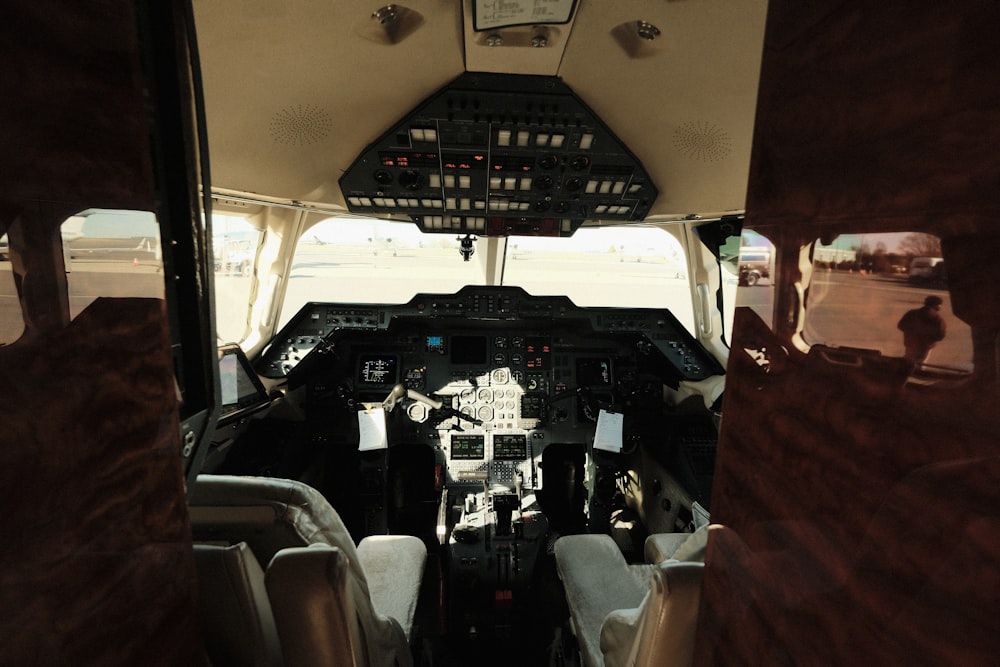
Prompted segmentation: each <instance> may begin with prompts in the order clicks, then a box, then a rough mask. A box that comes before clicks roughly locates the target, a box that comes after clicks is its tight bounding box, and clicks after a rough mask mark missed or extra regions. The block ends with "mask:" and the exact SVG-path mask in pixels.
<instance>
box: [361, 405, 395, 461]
mask: <svg viewBox="0 0 1000 667" xmlns="http://www.w3.org/2000/svg"><path fill="white" fill-rule="evenodd" d="M358 431H359V433H360V438H359V440H358V451H362V452H368V451H372V450H375V449H386V448H387V447H388V446H389V437H388V435H387V434H386V430H385V410H383V409H382V408H368V409H366V410H362V411H361V412H359V413H358Z"/></svg>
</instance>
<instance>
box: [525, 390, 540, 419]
mask: <svg viewBox="0 0 1000 667" xmlns="http://www.w3.org/2000/svg"><path fill="white" fill-rule="evenodd" d="M543 397H544V396H543V394H521V417H522V418H523V419H541V418H542V407H543V406H544V405H545V404H544V403H543V401H542V399H543Z"/></svg>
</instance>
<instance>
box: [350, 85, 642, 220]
mask: <svg viewBox="0 0 1000 667" xmlns="http://www.w3.org/2000/svg"><path fill="white" fill-rule="evenodd" d="M340 187H341V190H342V191H343V194H344V198H345V200H346V201H347V203H348V208H349V209H350V210H351V211H352V212H355V213H362V214H369V215H380V214H382V215H384V214H406V215H409V216H410V217H411V218H412V219H413V220H414V221H415V222H417V224H418V225H420V227H421V228H422V229H423V230H424V231H429V232H448V233H455V232H463V233H473V234H481V235H489V236H493V235H506V234H520V235H540V236H569V235H571V234H572V233H573V232H574V231H575V230H576V228H577V227H579V226H580V224H581V223H582V222H583V221H584V220H585V219H601V220H616V221H621V220H642V219H643V218H644V217H645V216H646V214H647V213H648V212H649V210H650V207H651V206H652V204H653V202H654V201H655V200H656V196H657V194H658V193H657V189H656V187H655V186H654V185H653V184H652V182H651V180H650V178H649V175H648V174H647V173H646V171H645V169H643V167H642V165H641V164H640V163H639V161H638V159H637V158H636V157H635V156H634V155H633V154H632V153H631V152H630V151H629V150H628V149H627V148H626V147H625V146H624V145H623V144H622V142H621V141H620V140H619V139H618V138H617V137H616V136H615V135H614V134H613V133H612V132H611V130H610V129H609V128H608V127H607V126H606V125H605V124H604V123H603V122H602V121H601V120H600V119H599V118H598V117H597V116H596V115H595V114H594V112H593V111H591V110H590V109H589V108H588V107H587V105H586V104H584V102H583V101H582V100H580V99H579V98H578V97H577V96H576V95H575V94H574V93H573V91H572V90H570V89H569V88H568V87H567V86H566V85H565V84H564V83H563V82H562V81H561V80H560V79H559V78H557V77H547V76H527V75H504V74H484V73H466V74H463V75H461V76H460V77H458V78H457V79H455V80H454V81H453V82H452V83H450V84H448V85H447V86H445V87H444V88H443V89H442V90H440V91H439V92H437V93H435V94H434V95H432V96H431V97H430V98H429V99H427V100H426V101H424V102H423V103H422V104H421V105H420V106H418V107H417V108H416V109H415V110H414V111H412V112H410V113H409V114H408V115H407V116H406V117H405V118H403V119H402V120H401V121H400V122H399V123H398V124H397V125H395V126H394V127H393V128H392V129H390V130H389V131H388V132H386V133H385V134H384V135H383V136H382V137H380V138H379V139H378V140H377V141H375V142H374V143H373V144H371V145H369V146H368V147H367V148H366V149H365V151H364V152H363V153H362V154H361V155H360V156H359V157H358V158H357V159H356V160H355V161H354V163H353V164H352V165H351V167H350V168H349V169H348V170H347V171H346V172H345V173H344V175H343V176H342V177H341V179H340Z"/></svg>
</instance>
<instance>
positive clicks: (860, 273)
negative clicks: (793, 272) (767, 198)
mask: <svg viewBox="0 0 1000 667" xmlns="http://www.w3.org/2000/svg"><path fill="white" fill-rule="evenodd" d="M941 255H942V252H941V242H940V240H939V239H938V238H937V237H936V236H933V235H930V234H924V233H915V232H899V233H879V234H864V235H860V234H843V235H841V236H839V237H837V238H836V239H834V240H833V241H831V242H830V243H828V244H824V243H822V242H820V241H817V242H816V243H815V245H814V246H813V263H812V264H813V271H812V278H811V280H810V282H809V289H808V295H807V299H806V309H805V321H804V323H803V330H802V338H803V340H804V341H805V342H806V343H808V344H810V345H816V344H822V345H826V346H835V347H841V348H845V347H846V348H859V349H862V350H872V351H878V352H880V353H881V354H882V355H883V356H891V357H903V358H905V359H907V361H909V362H910V363H911V364H913V366H914V374H915V375H916V376H920V377H927V378H930V377H936V376H941V375H946V376H952V375H955V374H958V375H965V374H969V373H971V372H972V370H973V348H972V332H971V329H970V328H969V326H968V324H966V323H965V322H963V321H962V320H960V319H959V318H958V317H956V316H955V315H954V314H953V312H952V308H951V296H950V294H949V291H948V279H947V274H946V269H945V262H944V259H943V258H942V257H941Z"/></svg>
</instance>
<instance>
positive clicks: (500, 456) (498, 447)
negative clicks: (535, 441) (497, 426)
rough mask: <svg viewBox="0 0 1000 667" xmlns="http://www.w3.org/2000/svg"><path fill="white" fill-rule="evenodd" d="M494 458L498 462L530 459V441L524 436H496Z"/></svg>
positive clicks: (494, 439)
mask: <svg viewBox="0 0 1000 667" xmlns="http://www.w3.org/2000/svg"><path fill="white" fill-rule="evenodd" d="M493 458H494V459H496V460H497V461H523V460H524V459H526V458H528V439H527V437H526V436H525V435H524V434H518V435H514V434H507V435H501V434H494V436H493Z"/></svg>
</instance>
